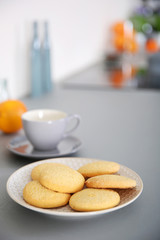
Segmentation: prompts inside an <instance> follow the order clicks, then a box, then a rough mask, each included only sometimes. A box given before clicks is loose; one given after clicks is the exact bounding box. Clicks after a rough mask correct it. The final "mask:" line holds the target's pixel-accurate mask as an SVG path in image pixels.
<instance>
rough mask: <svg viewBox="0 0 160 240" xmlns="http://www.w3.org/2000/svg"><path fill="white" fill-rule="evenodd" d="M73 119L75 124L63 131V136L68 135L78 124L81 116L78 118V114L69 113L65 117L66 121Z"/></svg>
mask: <svg viewBox="0 0 160 240" xmlns="http://www.w3.org/2000/svg"><path fill="white" fill-rule="evenodd" d="M74 119H75V120H76V123H75V125H74V126H73V127H72V128H71V129H70V130H68V131H66V132H65V133H64V135H63V137H64V138H65V137H68V136H69V135H70V134H71V133H72V132H73V131H74V130H75V129H76V128H77V127H78V126H79V124H80V120H81V118H80V116H79V115H78V114H71V115H69V116H68V117H67V123H69V122H70V121H72V120H74Z"/></svg>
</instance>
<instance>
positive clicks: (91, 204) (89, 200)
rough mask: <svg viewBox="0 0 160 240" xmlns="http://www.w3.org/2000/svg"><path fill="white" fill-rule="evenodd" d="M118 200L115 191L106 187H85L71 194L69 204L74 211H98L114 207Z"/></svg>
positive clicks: (118, 197)
mask: <svg viewBox="0 0 160 240" xmlns="http://www.w3.org/2000/svg"><path fill="white" fill-rule="evenodd" d="M119 202H120V196H119V194H118V193H117V192H115V191H113V190H108V189H91V188H88V189H87V188H86V189H83V190H81V191H80V192H77V193H75V194H73V195H72V196H71V198H70V200H69V205H70V207H71V208H72V209H74V210H76V211H84V212H88V211H98V210H103V209H108V208H112V207H115V206H116V205H118V204H119Z"/></svg>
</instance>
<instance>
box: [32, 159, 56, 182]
mask: <svg viewBox="0 0 160 240" xmlns="http://www.w3.org/2000/svg"><path fill="white" fill-rule="evenodd" d="M52 164H54V163H42V164H39V165H37V166H36V167H34V168H33V169H32V172H31V178H32V179H33V180H39V176H40V174H41V171H42V170H44V169H45V168H46V167H47V168H49V167H50V166H52Z"/></svg>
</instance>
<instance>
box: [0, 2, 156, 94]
mask: <svg viewBox="0 0 160 240" xmlns="http://www.w3.org/2000/svg"><path fill="white" fill-rule="evenodd" d="M0 36H1V37H0V79H1V80H0V81H1V82H0V84H1V85H0V91H1V93H0V95H1V98H2V90H3V98H5V93H4V89H6V88H7V91H8V93H9V96H10V97H11V98H20V97H23V96H25V95H28V94H32V95H33V96H34V95H36V93H35V92H34V91H33V88H34V87H35V86H34V84H33V81H34V83H35V82H36V81H37V79H38V75H37V72H39V71H42V68H44V64H42V65H38V51H39V53H40V54H42V57H45V59H46V60H44V59H43V61H42V62H43V63H44V62H45V63H47V64H46V65H47V66H46V69H47V70H44V69H43V72H41V74H40V75H44V72H45V71H46V72H45V74H46V75H44V79H48V80H49V81H50V79H51V81H52V84H53V85H54V83H56V82H62V81H63V82H65V84H66V85H67V83H68V84H70V85H71V84H74V83H75V80H73V79H72V76H75V74H76V73H80V72H82V71H83V70H84V69H87V68H90V67H92V66H95V65H96V64H99V63H100V66H101V68H100V69H101V71H102V72H103V74H102V75H101V79H100V75H99V77H97V78H96V81H97V83H96V85H98V84H99V83H100V84H101V85H102V86H104V85H105V86H107V87H113V88H122V87H126V86H127V87H134V88H135V87H136V88H137V87H138V88H139V87H144V88H155V89H158V88H159V86H160V83H159V81H160V80H159V79H160V77H159V76H160V70H159V66H160V56H159V50H160V1H158V0H144V1H142V0H141V1H140V0H135V1H130V0H120V1H110V0H101V1H98V0H76V1H75V0H66V1H65V0H41V1H38V0H32V1H26V0H5V1H3V0H1V1H0ZM42 47H43V48H44V49H45V50H44V53H42ZM45 76H46V77H45ZM69 78H70V81H67V79H69ZM91 78H92V77H91ZM4 79H5V81H4ZM38 80H39V79H38ZM81 80H82V78H81ZM81 80H77V82H78V84H81V83H80V82H81ZM85 81H86V82H87V81H88V79H85ZM98 81H99V83H98ZM82 84H84V86H85V82H84V81H82ZM88 84H90V85H92V84H93V82H92V79H90V82H89V83H88ZM6 85H7V86H6ZM36 86H37V87H38V86H39V83H38V82H36ZM36 89H37V88H36ZM49 89H51V87H49ZM38 94H40V92H39V93H38ZM38 94H37V95H38ZM6 98H7V97H6Z"/></svg>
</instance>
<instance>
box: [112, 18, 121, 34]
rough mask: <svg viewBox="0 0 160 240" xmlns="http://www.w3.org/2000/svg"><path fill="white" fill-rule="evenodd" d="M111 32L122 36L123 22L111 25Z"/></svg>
mask: <svg viewBox="0 0 160 240" xmlns="http://www.w3.org/2000/svg"><path fill="white" fill-rule="evenodd" d="M112 30H113V32H114V33H115V34H120V35H123V34H124V22H122V21H119V22H116V23H115V24H114V25H113V27H112Z"/></svg>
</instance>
